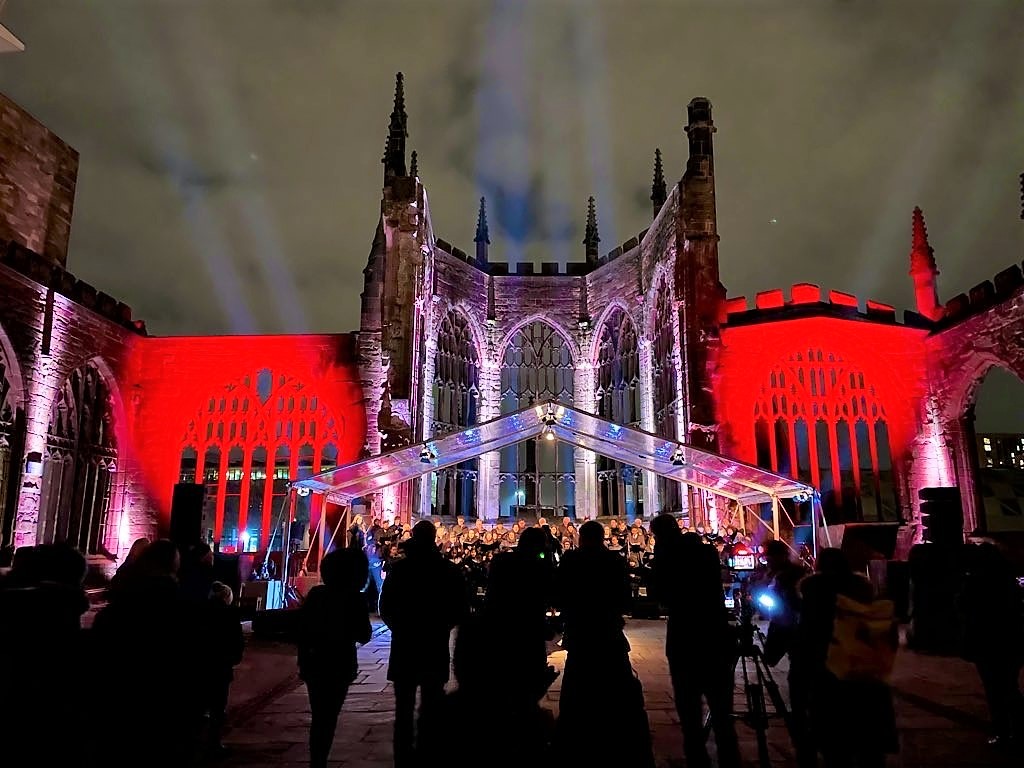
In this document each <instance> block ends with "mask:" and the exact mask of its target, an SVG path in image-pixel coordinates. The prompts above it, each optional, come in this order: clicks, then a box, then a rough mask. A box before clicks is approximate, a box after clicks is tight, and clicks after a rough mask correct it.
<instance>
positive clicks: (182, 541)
mask: <svg viewBox="0 0 1024 768" xmlns="http://www.w3.org/2000/svg"><path fill="white" fill-rule="evenodd" d="M205 495H206V488H205V487H204V486H202V485H198V484H196V483H177V484H176V485H175V486H174V495H173V496H172V497H171V541H173V542H174V543H175V544H177V545H178V546H179V547H190V546H192V545H193V544H195V543H197V542H199V541H202V538H203V531H202V528H203V497H204V496H205Z"/></svg>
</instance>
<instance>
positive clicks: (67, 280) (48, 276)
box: [0, 240, 146, 336]
mask: <svg viewBox="0 0 1024 768" xmlns="http://www.w3.org/2000/svg"><path fill="white" fill-rule="evenodd" d="M0 264H2V265H4V266H5V267H8V268H10V269H12V270H14V271H15V272H17V273H19V274H21V275H24V276H25V277H27V278H29V279H30V280H33V281H34V282H36V283H38V284H39V285H42V286H45V287H46V288H48V289H50V290H52V291H53V292H54V293H58V294H60V295H61V296H64V297H66V298H68V299H70V300H71V301H73V302H75V303H76V304H78V305H80V306H83V307H85V308H86V309H90V310H92V311H93V312H95V313H96V314H98V315H100V316H102V317H104V318H106V319H107V320H110V321H112V322H114V323H117V324H118V325H120V326H122V327H123V328H127V329H128V330H130V331H133V332H134V333H138V334H140V335H142V336H145V335H146V324H145V323H144V322H143V321H141V320H133V319H132V308H131V307H129V306H128V305H127V304H125V303H124V302H121V301H118V300H117V299H115V298H114V297H113V296H110V295H109V294H106V293H104V292H103V291H100V290H97V289H96V288H95V287H93V286H92V285H90V284H89V283H87V282H85V281H84V280H79V279H78V278H77V277H75V276H74V275H73V274H71V273H70V272H68V271H67V270H66V269H64V268H63V267H60V266H58V265H57V264H55V263H54V262H53V261H52V260H50V259H48V258H46V257H45V256H42V255H40V254H38V253H36V252H35V251H31V250H29V249H28V248H25V247H24V246H22V245H19V244H18V243H15V242H11V241H5V240H0Z"/></svg>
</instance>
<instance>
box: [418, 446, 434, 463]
mask: <svg viewBox="0 0 1024 768" xmlns="http://www.w3.org/2000/svg"><path fill="white" fill-rule="evenodd" d="M436 458H437V454H436V453H434V452H433V451H432V450H430V446H429V445H424V446H423V450H421V451H420V461H421V462H422V463H424V464H430V463H431V462H432V461H433V460H434V459H436Z"/></svg>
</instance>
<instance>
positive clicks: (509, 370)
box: [498, 321, 576, 517]
mask: <svg viewBox="0 0 1024 768" xmlns="http://www.w3.org/2000/svg"><path fill="white" fill-rule="evenodd" d="M573 365H574V361H573V355H572V348H571V346H570V345H569V342H568V341H566V340H565V339H564V338H562V336H561V335H560V334H559V333H558V332H557V331H556V330H555V329H554V328H553V327H552V326H550V325H548V324H547V323H545V322H542V321H535V322H532V323H528V324H527V325H525V326H523V327H522V328H520V329H519V330H518V331H516V332H515V334H513V336H512V338H511V339H510V340H509V342H508V344H507V345H506V347H505V350H504V352H503V355H502V365H501V412H502V413H512V412H514V411H517V410H519V409H521V408H526V407H528V406H531V405H533V404H535V403H539V402H543V401H545V400H558V401H561V402H563V403H569V404H571V403H572V400H573ZM574 472H575V462H574V460H573V449H572V446H569V445H565V444H563V443H559V442H555V441H552V442H547V441H544V443H543V444H542V443H541V441H537V440H527V441H524V442H522V443H520V444H518V445H514V446H509V447H508V448H506V449H505V450H503V451H501V459H500V473H499V482H500V486H499V488H500V492H501V495H500V499H499V510H498V514H499V515H500V516H502V517H509V516H512V517H516V516H520V515H536V516H545V517H555V516H562V515H575V509H576V500H575V493H574V491H575V484H574V481H575V474H574Z"/></svg>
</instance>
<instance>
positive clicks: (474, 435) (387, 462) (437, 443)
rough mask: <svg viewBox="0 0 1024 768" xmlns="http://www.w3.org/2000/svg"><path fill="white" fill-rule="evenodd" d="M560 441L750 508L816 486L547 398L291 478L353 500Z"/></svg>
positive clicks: (801, 496) (305, 487) (339, 499)
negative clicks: (526, 444)
mask: <svg viewBox="0 0 1024 768" xmlns="http://www.w3.org/2000/svg"><path fill="white" fill-rule="evenodd" d="M535 439H544V440H558V441H561V442H563V443H567V444H569V445H572V446H575V447H577V448H582V449H585V450H588V451H593V452H594V453H596V454H600V455H602V456H607V457H609V458H611V459H614V460H616V461H619V462H622V463H623V464H625V465H628V466H633V467H637V468H639V469H644V470H647V471H649V472H653V473H654V474H656V475H660V476H662V477H665V478H669V479H672V480H677V481H679V482H681V483H686V484H687V485H690V486H693V487H695V488H700V489H702V490H705V491H709V492H710V493H713V494H716V495H718V496H722V497H725V498H727V499H729V500H731V501H734V502H736V503H737V504H740V505H743V506H748V505H756V504H765V503H772V504H773V505H775V506H777V505H778V502H779V500H781V499H794V500H795V501H797V502H804V501H810V500H812V499H815V498H816V495H817V494H816V492H815V489H814V488H813V487H812V486H810V485H806V484H804V483H801V482H799V481H797V480H794V479H792V478H789V477H785V476H783V475H778V474H775V473H773V472H769V471H767V470H764V469H761V468H760V467H755V466H753V465H751V464H745V463H743V462H741V461H736V460H735V459H730V458H727V457H725V456H721V455H719V454H717V453H712V452H710V451H704V450H700V449H698V448H694V447H693V446H690V445H687V444H685V443H680V442H678V441H675V440H668V439H666V438H664V437H659V436H657V435H652V434H650V433H648V432H644V431H642V430H639V429H633V428H630V427H624V426H622V425H620V424H615V423H613V422H610V421H607V420H606V419H602V418H599V417H598V416H594V415H592V414H589V413H584V412H582V411H578V410H576V409H574V408H572V407H569V406H567V405H563V404H562V403H558V402H554V401H548V402H544V403H540V404H539V405H536V406H532V407H530V408H524V409H523V410H521V411H516V412H515V413H509V414H506V415H504V416H501V417H499V418H496V419H494V420H492V421H489V422H486V423H484V424H477V425H474V426H472V427H468V428H466V429H463V430H462V431H459V432H454V433H451V434H448V435H445V436H444V437H440V438H438V439H435V440H428V441H426V442H424V443H418V444H416V445H411V446H408V447H405V448H398V449H396V450H393V451H389V452H387V453H383V454H381V455H380V456H374V457H372V458H369V459H363V460H361V461H357V462H354V463H352V464H347V465H345V466H340V467H337V468H336V469H332V470H329V471H327V472H322V473H320V474H319V475H314V476H313V477H310V478H307V479H305V480H298V481H296V482H294V483H292V488H293V490H297V491H298V492H299V493H309V492H312V493H317V494H323V495H325V496H326V497H327V500H328V501H330V502H332V503H335V504H342V505H349V504H350V503H351V502H352V500H353V499H356V498H359V497H362V496H366V495H368V494H372V493H376V492H378V491H381V490H383V489H384V488H387V487H389V486H393V485H398V484H401V483H404V482H406V481H409V480H415V479H416V478H418V477H420V476H422V475H425V474H427V473H430V472H434V471H437V470H440V469H445V468H446V467H452V466H455V465H457V464H459V463H461V462H464V461H467V460H469V459H473V458H476V457H477V456H481V455H483V454H485V453H489V452H491V451H498V450H501V449H502V448H505V447H507V446H510V445H515V444H516V443H520V442H522V441H524V440H535Z"/></svg>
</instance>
